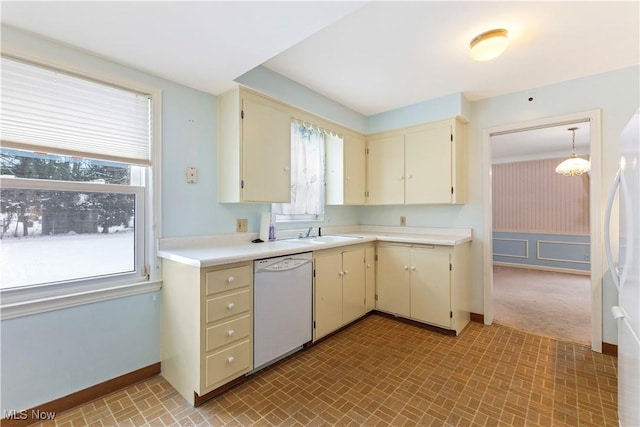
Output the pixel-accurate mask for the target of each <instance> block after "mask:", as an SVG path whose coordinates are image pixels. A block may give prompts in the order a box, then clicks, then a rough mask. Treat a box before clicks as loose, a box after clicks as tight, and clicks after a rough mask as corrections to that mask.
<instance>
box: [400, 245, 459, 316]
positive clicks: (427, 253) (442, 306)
mask: <svg viewBox="0 0 640 427" xmlns="http://www.w3.org/2000/svg"><path fill="white" fill-rule="evenodd" d="M449 257H450V255H449V253H447V252H440V251H435V250H430V249H421V248H413V249H411V263H410V270H411V317H412V318H413V319H416V320H421V321H423V322H427V323H431V324H434V325H438V326H442V327H445V328H449V327H451V293H450V271H449V259H450V258H449Z"/></svg>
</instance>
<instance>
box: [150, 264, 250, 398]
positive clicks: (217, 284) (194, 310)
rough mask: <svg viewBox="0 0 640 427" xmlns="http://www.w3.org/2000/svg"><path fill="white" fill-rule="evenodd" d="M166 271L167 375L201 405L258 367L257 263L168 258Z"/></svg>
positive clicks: (164, 338)
mask: <svg viewBox="0 0 640 427" xmlns="http://www.w3.org/2000/svg"><path fill="white" fill-rule="evenodd" d="M162 274H163V284H162V301H163V317H162V356H161V357H162V375H163V376H164V377H165V378H166V379H167V381H169V383H171V385H173V386H174V387H175V388H176V390H178V391H179V392H180V394H182V395H183V396H184V398H185V399H187V400H188V401H189V402H190V403H191V404H193V405H197V404H199V403H201V402H202V401H204V400H206V399H207V398H208V397H213V396H212V395H211V396H205V395H206V394H207V393H210V392H212V391H214V390H216V389H217V388H219V387H221V386H223V385H225V384H227V383H229V382H230V381H232V380H234V379H236V378H238V377H241V376H244V375H245V374H246V373H247V372H249V371H251V370H252V369H253V265H252V264H251V263H240V264H232V265H227V266H220V267H210V268H197V267H192V266H188V265H185V264H181V263H176V262H173V261H169V260H163V266H162ZM203 396H205V397H203Z"/></svg>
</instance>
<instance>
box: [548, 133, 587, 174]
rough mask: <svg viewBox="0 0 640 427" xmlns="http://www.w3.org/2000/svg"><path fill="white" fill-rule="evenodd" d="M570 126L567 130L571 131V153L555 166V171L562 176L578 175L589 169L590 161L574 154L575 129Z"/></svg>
mask: <svg viewBox="0 0 640 427" xmlns="http://www.w3.org/2000/svg"><path fill="white" fill-rule="evenodd" d="M577 129H578V128H577V127H572V128H569V129H567V130H569V131H571V133H572V139H571V155H570V156H569V158H568V159H567V160H565V161H563V162H562V163H560V164H559V165H558V166H557V167H556V173H558V174H560V175H564V176H579V175H582V174H583V173H585V172H587V173H588V172H590V171H591V162H589V161H588V160H585V159H582V158H580V157H578V156H576V130H577Z"/></svg>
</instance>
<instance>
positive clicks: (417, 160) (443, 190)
mask: <svg viewBox="0 0 640 427" xmlns="http://www.w3.org/2000/svg"><path fill="white" fill-rule="evenodd" d="M451 138H452V133H451V126H450V125H443V126H438V127H434V128H430V129H426V130H421V131H418V132H412V133H408V134H406V135H405V171H406V187H405V203H407V204H411V203H451V188H452V182H451V154H452V153H451V146H452V141H451Z"/></svg>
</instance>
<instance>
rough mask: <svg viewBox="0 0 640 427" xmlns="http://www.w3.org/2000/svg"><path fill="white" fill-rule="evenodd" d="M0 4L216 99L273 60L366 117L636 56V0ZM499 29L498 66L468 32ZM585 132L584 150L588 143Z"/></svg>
mask: <svg viewBox="0 0 640 427" xmlns="http://www.w3.org/2000/svg"><path fill="white" fill-rule="evenodd" d="M0 7H1V15H0V16H1V20H2V23H3V24H6V25H10V26H13V27H16V28H19V29H23V30H26V31H29V32H32V33H35V34H39V35H41V36H44V37H46V38H49V39H52V40H55V41H58V42H61V43H64V44H67V45H71V46H74V47H77V48H80V49H82V50H85V51H89V52H93V53H94V54H96V55H98V56H101V57H103V58H107V59H110V60H113V61H115V62H118V63H121V64H124V65H127V66H130V67H133V68H136V69H139V70H142V71H145V72H148V73H150V74H153V75H157V76H159V77H163V78H166V79H168V80H172V81H175V82H178V83H181V84H184V85H186V86H189V87H193V88H195V89H199V90H202V91H204V92H208V93H211V94H214V95H218V94H220V93H221V92H223V91H225V90H226V89H228V88H230V87H232V86H233V85H234V79H236V78H237V77H239V76H241V75H242V74H244V73H246V72H247V71H249V70H251V69H253V68H255V67H257V66H259V65H263V66H265V67H267V68H269V69H271V70H273V71H275V72H277V73H279V74H282V75H283V76H285V77H287V78H289V79H291V80H293V81H296V82H298V83H300V84H302V85H304V86H307V87H309V88H310V89H312V90H314V91H316V92H318V93H320V94H322V95H324V96H326V97H328V98H331V99H333V100H335V101H337V102H339V103H341V104H343V105H345V106H347V107H350V108H352V109H353V110H355V111H357V112H359V113H361V114H363V115H365V116H369V115H373V114H378V113H381V112H384V111H389V110H392V109H395V108H400V107H403V106H407V105H411V104H415V103H418V102H421V101H425V100H429V99H434V98H438V97H441V96H446V95H450V94H452V93H463V94H464V95H465V97H466V98H467V99H468V100H470V101H475V100H479V99H483V98H488V97H492V96H497V95H500V94H505V93H512V92H517V91H529V90H532V91H533V89H534V88H536V87H539V86H544V85H548V84H553V83H557V82H561V81H566V80H571V79H575V78H579V77H582V76H588V75H592V74H598V73H602V72H607V71H611V70H616V69H620V68H624V67H628V66H632V65H636V64H638V63H640V2H637V1H627V2H611V1H602V2H594V1H591V2H563V1H561V2H521V1H512V2H505V1H501V2H486V1H471V2H458V1H449V2H446V1H444V2H435V1H413V2H397V1H393V2H382V1H372V2H354V1H347V2H340V1H286V2H270V1H257V2H248V1H230V2H222V1H173V2H171V1H111V2H102V1H54V2H49V1H2V2H0ZM493 28H506V29H507V30H508V31H509V40H510V41H509V47H508V49H507V51H506V52H505V53H504V54H503V55H502V56H500V57H498V58H497V59H495V60H493V61H489V62H476V61H473V60H472V59H470V58H469V55H468V46H469V41H470V40H471V39H472V38H473V37H474V36H476V35H477V34H479V33H481V32H483V31H486V30H488V29H493ZM613 42H615V43H613ZM532 93H533V92H532ZM578 126H580V125H578ZM566 127H568V126H559V127H555V128H550V129H548V130H547V132H546V133H545V134H544V135H542V134H540V133H539V132H540V131H539V130H538V131H535V132H533V131H530V132H528V133H524V134H511V135H506V136H502V137H499V138H498V137H494V138H493V139H492V141H493V144H492V148H493V151H494V153H493V157H494V158H498V157H500V158H509V157H513V155H514V153H513V151H514V148H516V147H517V150H520V149H522V150H524V151H526V150H531V149H534V148H535V149H537V150H538V151H540V150H542V149H543V148H542V147H546V148H545V149H547V152H549V151H555V152H558V153H565V154H567V153H568V151H569V150H570V142H571V141H570V133H569V132H568V131H567V130H566ZM552 131H555V135H554V136H547V135H550V133H551V132H552ZM580 133H581V132H578V133H577V135H576V143H577V145H578V149H579V152H580V151H582V152H584V151H585V149H586V150H587V151H588V148H585V147H588V138H587V139H586V141H582V135H580ZM530 134H532V135H533V136H530ZM585 135H588V132H586V133H585ZM515 136H517V138H514V137H515ZM527 138H531V141H530V142H524V141H525V140H527ZM544 141H548V142H544ZM551 141H555V142H551ZM548 144H552V145H551V147H547V145H548ZM554 144H560V146H558V145H554ZM527 147H528V148H527ZM509 150H510V151H509ZM519 154H522V155H523V156H529V155H531V153H519ZM559 156H562V154H559Z"/></svg>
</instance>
